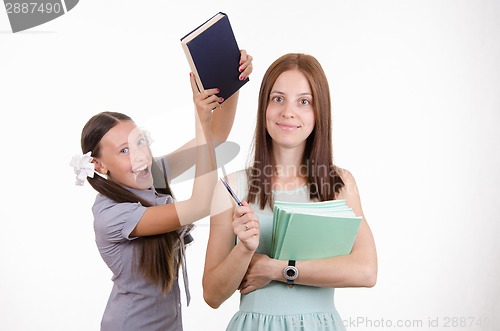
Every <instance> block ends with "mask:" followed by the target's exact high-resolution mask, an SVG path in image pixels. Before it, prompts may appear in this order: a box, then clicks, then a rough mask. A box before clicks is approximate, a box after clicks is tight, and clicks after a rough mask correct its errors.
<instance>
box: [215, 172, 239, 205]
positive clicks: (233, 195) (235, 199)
mask: <svg viewBox="0 0 500 331" xmlns="http://www.w3.org/2000/svg"><path fill="white" fill-rule="evenodd" d="M220 180H221V182H222V184H224V186H225V187H226V188H227V190H228V191H229V193H230V194H231V196H232V197H233V199H234V201H236V203H237V204H238V206H243V204H242V203H241V201H240V199H238V197H237V196H236V194H234V192H233V190H232V189H231V187H230V186H229V184H228V183H226V182H225V181H224V179H222V178H221V179H220Z"/></svg>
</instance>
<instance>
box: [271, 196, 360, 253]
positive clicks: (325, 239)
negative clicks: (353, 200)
mask: <svg viewBox="0 0 500 331" xmlns="http://www.w3.org/2000/svg"><path fill="white" fill-rule="evenodd" d="M361 221H362V217H358V216H356V215H354V212H353V211H352V209H351V208H350V207H349V206H347V205H346V203H345V200H331V201H322V202H309V203H293V202H283V201H275V203H274V215H273V237H272V256H271V257H272V258H275V259H278V260H313V259H321V258H326V257H332V256H339V255H347V254H349V253H350V252H351V250H352V246H353V244H354V240H355V239H356V235H357V233H358V229H359V225H360V224H361Z"/></svg>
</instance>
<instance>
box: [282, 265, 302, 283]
mask: <svg viewBox="0 0 500 331" xmlns="http://www.w3.org/2000/svg"><path fill="white" fill-rule="evenodd" d="M283 274H284V275H285V278H286V279H288V280H294V279H295V278H297V276H298V275H299V270H298V269H297V268H296V267H294V266H288V267H286V268H285V270H283Z"/></svg>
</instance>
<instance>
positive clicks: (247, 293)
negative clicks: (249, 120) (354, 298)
mask: <svg viewBox="0 0 500 331" xmlns="http://www.w3.org/2000/svg"><path fill="white" fill-rule="evenodd" d="M331 131H332V130H331V105H330V92H329V86H328V82H327V79H326V76H325V74H324V72H323V70H322V68H321V65H320V64H319V63H318V61H317V60H316V59H315V58H314V57H312V56H310V55H305V54H286V55H284V56H282V57H280V58H279V59H277V60H276V61H275V62H274V63H273V64H272V65H271V66H270V67H269V68H268V70H267V72H266V74H265V75H264V78H263V81H262V84H261V88H260V94H259V103H258V114H257V123H256V131H255V142H254V159H253V164H252V165H251V166H250V167H249V168H248V169H246V170H243V171H239V172H236V173H233V174H230V175H229V176H228V178H227V180H228V182H229V185H230V186H231V187H232V188H233V189H234V191H236V194H237V195H238V197H239V198H240V199H242V200H243V202H242V204H243V205H242V206H236V204H235V202H234V201H233V200H232V199H231V196H230V195H229V194H228V192H227V191H226V188H225V187H224V186H223V185H222V184H221V183H220V182H219V183H218V184H217V186H216V188H215V191H214V197H213V199H212V207H211V219H210V237H209V242H208V247H207V255H206V261H205V270H204V276H203V291H204V298H205V301H206V302H207V303H208V304H209V305H210V306H211V307H213V308H217V307H219V306H220V305H221V304H222V303H223V302H224V301H225V300H226V299H228V298H229V297H230V296H231V295H232V294H233V293H234V292H235V291H236V290H239V291H240V293H241V302H240V310H239V311H238V312H237V313H236V314H235V315H234V316H233V318H232V319H231V321H230V323H229V325H228V327H227V330H295V329H297V330H299V329H300V330H344V327H343V325H342V320H341V318H340V316H339V315H338V313H337V311H336V309H335V306H334V299H333V296H334V288H336V287H372V286H374V285H375V282H376V275H377V256H376V250H375V243H374V239H373V236H372V233H371V230H370V228H369V226H368V223H367V222H366V220H365V219H364V215H363V211H362V208H361V203H360V198H359V194H358V190H357V187H356V182H355V180H354V177H353V176H352V175H351V174H350V173H349V172H348V171H347V170H344V169H340V168H338V167H336V166H335V165H333V161H332V160H333V155H332V146H331V141H332V139H331V138H332V136H331ZM335 199H343V200H346V203H347V205H348V206H349V207H351V208H352V209H353V211H354V213H355V214H356V215H357V216H361V217H363V220H362V222H361V225H360V227H359V230H358V234H357V237H356V240H355V242H354V245H353V248H352V251H351V253H350V254H349V255H345V256H336V257H330V258H324V259H318V260H307V261H281V260H276V259H272V258H270V257H269V256H268V255H269V254H270V248H271V232H272V207H273V201H276V200H280V201H293V202H309V201H325V200H335ZM293 262H294V263H293ZM289 264H294V265H289ZM287 283H289V284H290V283H292V284H294V286H292V287H290V286H288V285H289V284H287Z"/></svg>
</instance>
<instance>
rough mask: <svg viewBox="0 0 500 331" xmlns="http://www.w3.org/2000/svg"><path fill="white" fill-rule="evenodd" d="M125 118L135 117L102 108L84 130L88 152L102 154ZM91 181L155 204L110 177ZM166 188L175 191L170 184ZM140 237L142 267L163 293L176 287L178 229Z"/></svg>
mask: <svg viewBox="0 0 500 331" xmlns="http://www.w3.org/2000/svg"><path fill="white" fill-rule="evenodd" d="M124 121H132V119H131V118H130V117H129V116H127V115H125V114H122V113H117V112H102V113H99V114H97V115H94V116H93V117H92V118H91V119H90V120H89V121H88V122H87V124H85V126H84V128H83V130H82V136H81V147H82V152H83V153H84V154H85V153H87V152H89V151H92V155H91V156H92V157H100V156H101V148H100V142H101V139H102V137H103V136H104V135H105V134H106V133H107V132H108V131H109V130H110V129H111V128H113V127H114V126H115V125H117V124H118V123H120V122H124ZM87 179H88V181H89V183H90V185H92V187H93V188H94V189H95V190H96V191H97V192H99V193H101V194H102V195H104V196H106V197H108V198H109V199H112V200H114V201H116V202H118V203H122V202H140V203H141V204H142V205H143V206H146V207H149V206H151V204H150V203H149V202H147V201H144V200H143V199H141V198H140V197H138V196H137V195H135V194H134V193H132V192H131V191H129V190H127V189H126V188H124V187H122V186H121V185H119V184H117V183H115V182H113V181H111V180H107V179H105V178H103V177H101V176H99V175H96V176H94V178H90V177H89V178H87ZM165 183H167V188H166V190H165V192H162V193H168V194H171V191H170V188H169V187H168V182H167V181H166V180H165ZM136 240H138V241H139V247H138V248H139V251H137V252H135V253H136V254H137V255H136V258H137V259H138V261H137V262H138V264H137V267H138V270H139V272H140V273H141V274H142V275H143V276H144V277H145V278H146V279H148V280H150V281H151V282H153V283H154V284H156V285H159V286H160V287H161V290H162V293H164V294H165V293H167V292H168V291H170V289H171V288H172V285H173V283H174V281H175V277H176V271H177V270H175V268H176V267H177V268H178V265H177V266H176V263H175V260H176V256H175V249H174V246H175V244H176V242H177V241H178V240H179V237H178V235H177V233H176V232H175V231H173V232H169V233H165V234H160V235H155V236H147V237H141V238H138V239H136Z"/></svg>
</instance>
